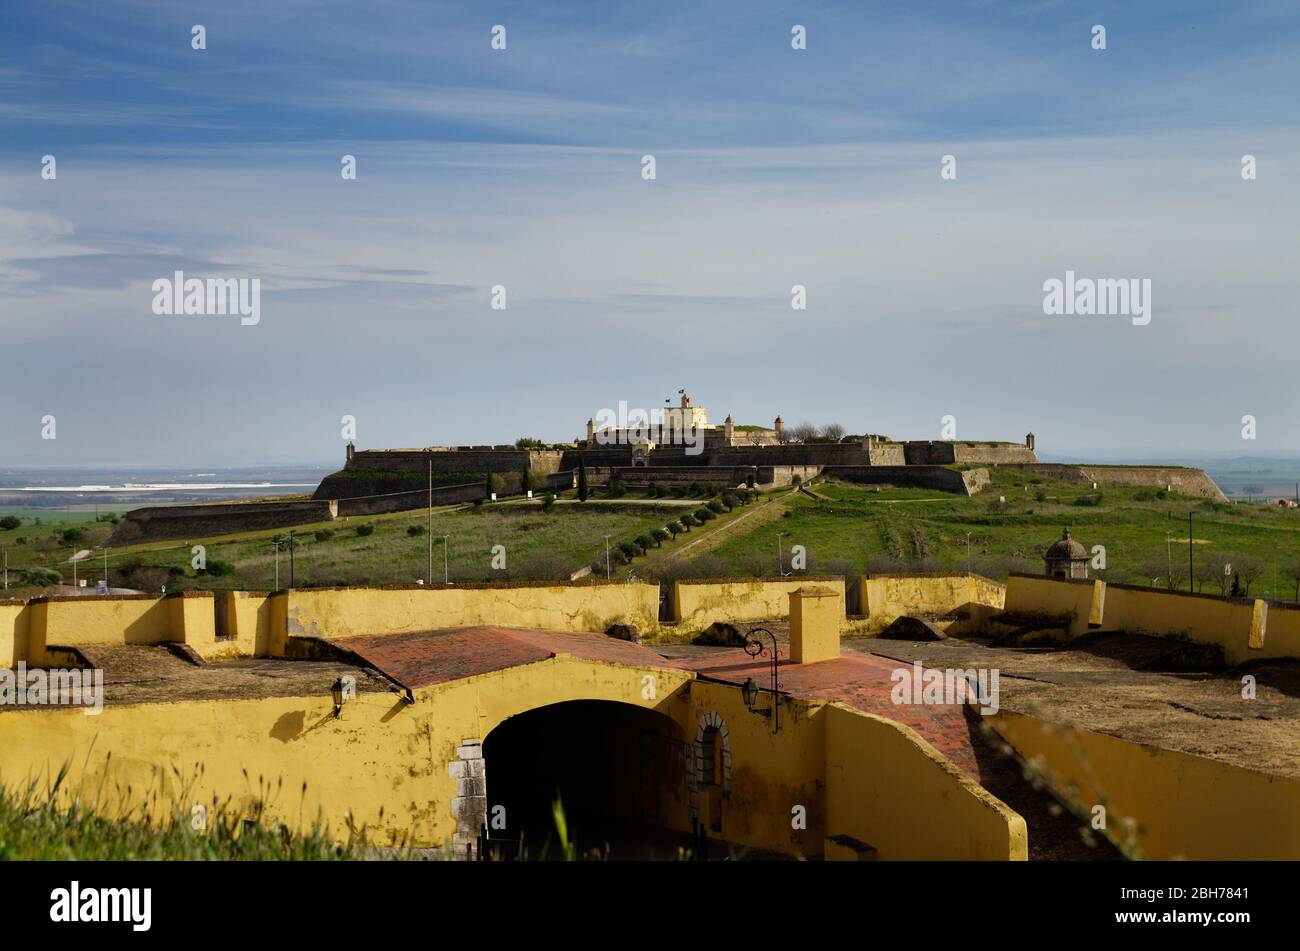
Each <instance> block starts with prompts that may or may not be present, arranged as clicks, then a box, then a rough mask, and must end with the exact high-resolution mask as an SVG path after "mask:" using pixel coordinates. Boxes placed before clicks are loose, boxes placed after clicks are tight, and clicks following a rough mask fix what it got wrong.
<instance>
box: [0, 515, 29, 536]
mask: <svg viewBox="0 0 1300 951" xmlns="http://www.w3.org/2000/svg"><path fill="white" fill-rule="evenodd" d="M22 523H23V520H22V519H20V518H19V517H18V516H17V515H6V516H5V517H4V518H0V531H5V532H9V531H13V530H14V529H15V528H17V527H18V526H19V525H21V524H22Z"/></svg>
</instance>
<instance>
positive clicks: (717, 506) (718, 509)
mask: <svg viewBox="0 0 1300 951" xmlns="http://www.w3.org/2000/svg"><path fill="white" fill-rule="evenodd" d="M704 507H705V508H706V509H708V510H709V511H710V512H712V513H713V514H714V515H721V514H722V513H723V512H725V511H726V506H724V505H723V504H722V503H721V502H719V501H718V500H717V499H709V501H707V502H705V503H704Z"/></svg>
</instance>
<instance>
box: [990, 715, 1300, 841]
mask: <svg viewBox="0 0 1300 951" xmlns="http://www.w3.org/2000/svg"><path fill="white" fill-rule="evenodd" d="M992 725H993V727H994V729H996V730H997V732H998V733H999V734H1001V736H1002V737H1003V738H1004V739H1005V740H1006V741H1007V742H1008V743H1010V744H1011V745H1012V746H1013V747H1015V749H1016V750H1017V751H1018V752H1019V753H1020V755H1021V756H1023V757H1025V759H1027V760H1030V761H1031V762H1033V761H1037V762H1038V764H1039V765H1040V769H1042V771H1043V773H1044V777H1045V778H1046V779H1047V781H1048V783H1049V784H1050V785H1051V786H1052V788H1053V789H1054V790H1055V791H1056V792H1057V793H1058V795H1062V796H1063V797H1064V798H1066V799H1069V800H1071V801H1073V802H1075V803H1076V804H1077V805H1078V806H1079V807H1080V808H1082V809H1083V810H1084V812H1085V814H1089V815H1090V814H1091V809H1092V807H1093V806H1094V805H1098V804H1101V805H1105V806H1106V812H1107V832H1108V833H1109V834H1111V835H1112V836H1113V837H1116V838H1119V839H1123V838H1124V836H1123V834H1122V832H1120V831H1119V830H1122V829H1123V828H1124V825H1123V820H1124V819H1125V818H1131V819H1133V820H1135V822H1136V827H1135V828H1136V843H1137V845H1138V847H1139V849H1140V851H1141V855H1142V857H1144V858H1148V859H1176V858H1182V859H1292V860H1294V859H1300V781H1296V780H1294V779H1286V778H1284V777H1280V776H1271V775H1269V774H1267V773H1259V772H1254V771H1252V770H1248V769H1242V768H1241V767H1239V766H1232V765H1229V764H1227V763H1219V762H1216V761H1215V760H1211V759H1206V758H1205V757H1201V756H1193V755H1192V754H1190V753H1182V752H1178V751H1175V750H1166V749H1160V748H1158V747H1154V746H1147V745H1145V744H1141V743H1134V742H1131V741H1128V740H1122V739H1119V738H1118V737H1114V736H1107V735H1104V734H1100V733H1090V732H1087V731H1085V730H1079V729H1076V728H1074V727H1071V726H1067V725H1065V724H1059V723H1044V722H1043V721H1041V720H1038V719H1035V718H1033V717H1028V716H1024V715H1022V714H1017V713H1011V712H1009V711H1006V710H1004V711H1001V712H999V713H998V714H997V715H996V716H995V717H993V718H992Z"/></svg>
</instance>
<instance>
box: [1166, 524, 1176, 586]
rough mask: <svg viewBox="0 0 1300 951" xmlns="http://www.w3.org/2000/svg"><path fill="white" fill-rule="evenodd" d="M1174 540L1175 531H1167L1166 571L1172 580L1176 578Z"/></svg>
mask: <svg viewBox="0 0 1300 951" xmlns="http://www.w3.org/2000/svg"><path fill="white" fill-rule="evenodd" d="M1173 538H1174V530H1173V529H1172V528H1168V529H1165V569H1166V574H1168V576H1169V577H1170V578H1172V577H1173V576H1174V556H1173V549H1172V547H1171V543H1172V542H1173Z"/></svg>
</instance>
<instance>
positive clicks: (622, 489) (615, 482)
mask: <svg viewBox="0 0 1300 951" xmlns="http://www.w3.org/2000/svg"><path fill="white" fill-rule="evenodd" d="M605 495H606V496H607V497H608V498H611V499H621V498H622V497H623V496H625V495H627V485H626V484H624V483H623V481H622V480H621V479H611V480H610V481H609V483H608V484H607V485H606V486H605Z"/></svg>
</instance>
